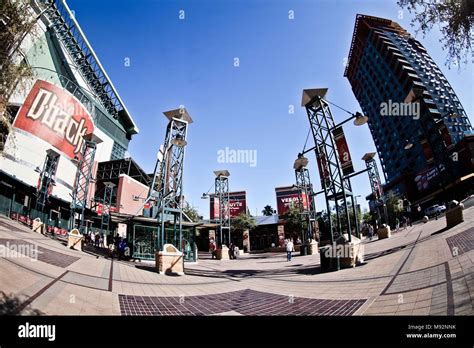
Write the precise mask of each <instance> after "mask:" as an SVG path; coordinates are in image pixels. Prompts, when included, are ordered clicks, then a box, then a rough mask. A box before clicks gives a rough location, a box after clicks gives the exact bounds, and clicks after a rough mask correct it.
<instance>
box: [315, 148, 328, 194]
mask: <svg viewBox="0 0 474 348" xmlns="http://www.w3.org/2000/svg"><path fill="white" fill-rule="evenodd" d="M323 149H324V148H323V146H322V145H319V148H318V153H317V160H318V169H319V177H320V178H321V186H322V187H323V188H324V187H325V186H329V184H330V175H329V165H328V161H327V158H326V153H325V152H324V151H323Z"/></svg>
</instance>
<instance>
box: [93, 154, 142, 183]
mask: <svg viewBox="0 0 474 348" xmlns="http://www.w3.org/2000/svg"><path fill="white" fill-rule="evenodd" d="M120 174H125V175H127V176H129V177H131V178H133V179H135V180H137V181H139V182H141V183H142V184H144V185H146V186H149V185H150V177H149V176H148V175H147V174H146V173H145V172H144V171H143V170H142V169H141V168H140V167H139V166H138V164H137V163H136V162H135V161H134V160H133V159H131V158H124V159H117V160H112V161H107V162H100V163H99V165H98V167H97V181H102V180H105V181H112V180H117V179H118V178H119V177H120Z"/></svg>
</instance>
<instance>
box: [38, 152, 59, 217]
mask: <svg viewBox="0 0 474 348" xmlns="http://www.w3.org/2000/svg"><path fill="white" fill-rule="evenodd" d="M59 158H60V155H59V154H58V153H57V152H56V151H54V150H53V149H48V150H47V151H46V158H45V160H44V164H43V169H42V170H41V171H40V177H39V181H38V188H37V190H38V191H37V196H36V204H35V210H36V211H37V212H38V213H39V214H40V215H41V219H42V220H43V223H44V224H45V225H46V213H45V208H46V205H47V204H48V198H49V196H50V194H51V189H52V186H53V185H54V180H55V175H56V170H57V167H58V162H59Z"/></svg>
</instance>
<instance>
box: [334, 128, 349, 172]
mask: <svg viewBox="0 0 474 348" xmlns="http://www.w3.org/2000/svg"><path fill="white" fill-rule="evenodd" d="M332 134H333V135H334V140H335V142H336V148H337V154H338V156H339V162H340V163H341V167H342V173H343V175H344V176H346V175H349V174H352V173H354V166H353V165H352V159H351V154H350V153H349V146H348V145H347V141H346V136H345V135H344V130H343V129H342V127H337V128H336V129H334V130H333V132H332Z"/></svg>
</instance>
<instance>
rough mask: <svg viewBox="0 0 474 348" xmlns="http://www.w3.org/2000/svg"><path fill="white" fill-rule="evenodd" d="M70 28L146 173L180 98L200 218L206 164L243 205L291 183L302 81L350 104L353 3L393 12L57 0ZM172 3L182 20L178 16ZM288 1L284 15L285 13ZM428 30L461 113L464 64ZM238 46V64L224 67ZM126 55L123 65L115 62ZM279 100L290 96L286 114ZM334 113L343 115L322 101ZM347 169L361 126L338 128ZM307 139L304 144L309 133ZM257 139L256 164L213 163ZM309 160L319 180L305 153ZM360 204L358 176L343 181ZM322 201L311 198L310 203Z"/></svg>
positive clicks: (362, 145) (360, 149) (385, 5)
mask: <svg viewBox="0 0 474 348" xmlns="http://www.w3.org/2000/svg"><path fill="white" fill-rule="evenodd" d="M68 3H69V5H70V7H71V9H72V10H74V12H75V15H76V18H77V19H78V21H79V23H80V25H81V27H82V29H83V30H84V32H85V34H86V36H87V37H88V39H89V41H90V43H91V45H92V46H93V48H94V50H95V51H96V53H97V55H98V57H99V59H100V60H101V62H102V64H103V66H104V67H105V69H106V70H107V73H108V74H109V76H110V78H111V79H112V81H113V83H114V84H115V86H116V88H117V90H118V92H119V94H120V95H121V97H122V99H123V100H124V102H125V104H126V105H127V108H128V109H129V111H130V113H131V115H132V117H133V118H134V120H135V121H136V123H137V124H138V127H139V128H140V133H139V134H138V135H136V136H135V137H134V138H133V140H132V142H131V143H130V148H129V152H130V154H131V155H132V157H133V158H134V159H135V160H136V161H137V162H138V163H139V164H140V166H142V167H143V168H144V169H145V170H146V171H147V172H152V170H153V166H154V161H155V158H156V157H155V156H156V151H157V149H158V147H159V145H160V144H161V143H162V142H163V138H164V135H165V125H166V119H165V117H164V116H163V114H162V112H163V111H166V110H170V109H174V108H177V107H178V106H179V105H181V104H182V105H184V106H185V107H186V108H187V110H188V111H189V113H190V114H191V116H192V117H193V119H194V123H193V124H191V125H190V127H189V130H188V132H189V133H188V147H187V150H186V151H187V153H186V162H185V178H184V180H185V181H184V185H185V187H184V190H185V195H186V198H187V199H188V200H189V201H190V203H191V204H193V205H194V206H196V207H197V208H198V209H199V211H200V213H201V214H202V215H204V217H208V216H209V201H208V200H202V199H200V196H201V194H202V193H203V192H205V191H207V190H208V188H209V187H210V186H211V185H212V183H213V180H214V175H213V173H212V172H213V170H216V169H224V168H225V169H228V170H229V171H230V172H231V177H230V179H231V181H230V188H231V190H246V191H247V199H248V206H249V209H250V211H251V212H252V214H255V211H256V209H257V210H258V213H259V215H260V214H261V210H262V209H263V207H264V206H265V205H266V204H270V205H272V206H273V207H276V199H275V187H276V186H284V185H291V184H293V183H294V181H295V178H294V171H293V167H292V166H293V162H294V160H295V158H296V155H297V153H298V152H299V151H300V150H301V149H302V147H303V143H304V140H305V137H306V134H307V131H308V120H307V118H306V114H305V112H304V109H303V108H301V107H300V101H301V91H302V89H304V88H315V87H327V88H329V93H328V96H327V99H328V100H330V101H332V102H334V103H336V104H339V105H341V106H343V107H344V108H346V109H349V110H353V111H358V110H360V108H359V105H358V103H357V100H356V99H355V97H354V95H353V93H352V90H351V88H350V85H349V82H348V81H347V79H346V78H344V77H343V72H344V65H343V64H344V58H345V57H346V56H347V55H348V51H349V47H350V42H351V38H352V32H353V27H354V21H355V16H356V14H357V13H362V14H367V15H373V16H379V17H384V18H388V19H392V20H395V21H397V22H398V23H400V24H401V25H402V26H403V27H405V28H406V29H408V30H409V31H410V32H411V33H412V34H414V30H413V29H412V28H411V27H410V24H409V23H410V18H411V17H410V15H409V13H408V12H407V11H405V12H404V13H403V18H401V19H400V18H399V15H400V13H399V11H400V8H399V7H398V6H397V5H396V0H372V1H362V0H361V1H349V0H346V1H344V0H326V1H322V0H321V1H318V0H314V1H310V0H308V1H296V0H293V1H283V0H274V1H269V0H239V1H221V0H200V1H196V0H194V1H191V0H190V1H158V0H140V1H132V0H129V1H124V0H113V1H112V0H101V1H97V0H69V1H68ZM180 10H184V11H185V12H184V14H185V19H184V20H180V19H179V14H180V13H179V11H180ZM290 10H292V11H294V19H293V20H289V18H288V12H289V11H290ZM439 38H440V33H439V31H438V30H437V29H435V30H434V31H432V32H431V33H430V34H429V35H428V36H427V37H425V38H423V37H421V36H419V37H418V39H419V40H420V41H421V43H422V44H423V45H424V46H425V47H426V49H427V50H428V52H429V54H430V55H431V56H432V58H433V59H434V61H435V62H436V63H437V64H438V65H439V67H440V69H441V70H442V71H443V73H445V75H446V77H447V79H448V81H449V82H450V83H451V85H452V86H453V88H454V90H455V92H456V93H457V95H458V97H459V98H460V100H461V103H462V104H463V106H464V108H465V109H466V112H467V114H468V115H469V116H470V117H471V120H472V114H473V111H474V110H473V98H472V96H473V90H472V86H473V71H472V64H471V63H470V65H469V66H467V67H466V66H464V67H463V68H462V70H460V71H459V70H458V69H451V70H449V69H448V68H447V67H446V66H445V65H444V62H445V52H443V51H442V50H441V43H440V42H439ZM235 57H238V58H239V60H240V66H239V67H234V58H235ZM126 58H129V59H130V66H129V67H126V66H125V64H124V61H125V59H126ZM289 105H294V106H295V113H294V114H290V113H289V112H288V111H289ZM332 111H333V114H334V115H335V118H336V122H337V121H342V120H343V119H345V118H346V116H348V115H347V114H345V113H344V112H341V111H339V110H338V109H335V108H333V110H332ZM345 132H346V136H347V139H348V143H349V147H350V151H351V155H352V158H353V161H354V163H355V164H354V166H355V169H356V170H360V169H363V168H364V163H363V161H361V160H360V158H361V157H362V156H363V154H364V153H366V152H369V151H374V150H375V146H374V143H373V141H372V138H371V136H370V132H369V130H368V128H367V126H362V127H355V126H353V125H352V124H348V125H347V126H346V127H345ZM309 146H312V143H310V144H309ZM226 147H229V148H230V149H250V150H257V165H256V166H255V167H250V166H249V165H248V164H220V163H218V156H217V151H218V150H220V149H225V148H226ZM309 160H310V164H309V167H308V168H309V170H310V173H311V179H312V181H313V183H314V184H315V190H320V180H319V177H318V174H317V167H316V160H315V158H314V154H309ZM352 185H353V189H354V192H355V194H356V195H361V196H362V197H360V198H358V201H359V203H361V204H362V206H363V207H367V202H366V201H365V196H366V195H368V194H369V193H370V187H369V183H368V178H367V176H366V175H364V174H363V175H360V176H359V177H357V178H355V179H353V180H352ZM323 208H324V203H323V202H322V200H321V198H319V199H318V200H317V209H318V210H321V209H323Z"/></svg>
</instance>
